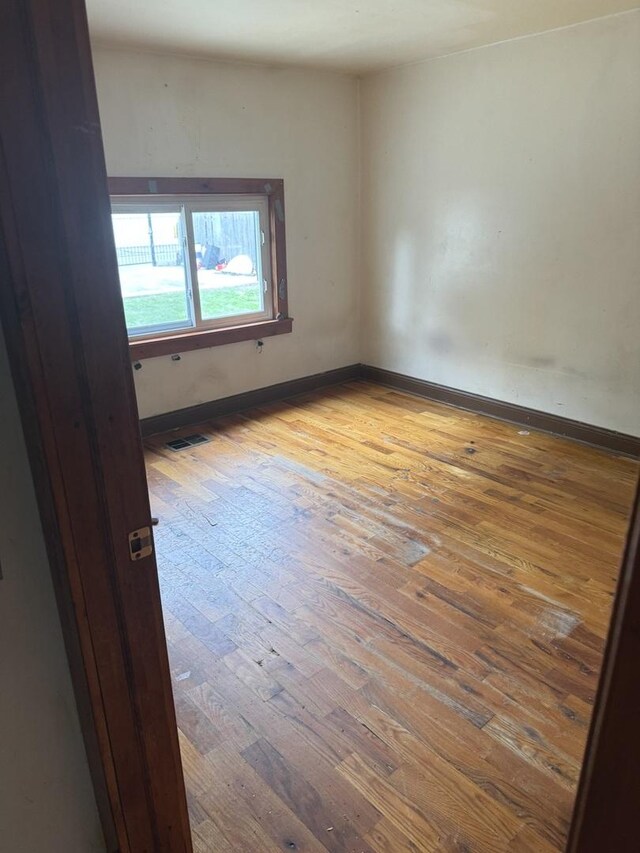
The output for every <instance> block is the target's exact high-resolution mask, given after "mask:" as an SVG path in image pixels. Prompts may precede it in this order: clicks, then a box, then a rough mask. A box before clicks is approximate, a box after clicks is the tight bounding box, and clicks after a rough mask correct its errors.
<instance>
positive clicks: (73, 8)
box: [0, 0, 640, 853]
mask: <svg viewBox="0 0 640 853" xmlns="http://www.w3.org/2000/svg"><path fill="white" fill-rule="evenodd" d="M0 309H1V310H2V319H3V324H4V329H5V333H6V338H7V346H8V350H9V357H10V361H11V367H12V371H13V376H14V381H15V385H16V390H17V393H18V400H19V404H20V409H21V416H22V421H23V425H24V430H25V436H26V439H27V446H28V449H29V454H30V460H31V466H32V471H33V477H34V482H35V485H36V491H37V495H38V501H39V506H40V513H41V517H42V523H43V529H44V533H45V538H46V541H47V547H48V552H49V557H50V561H51V566H52V573H53V577H54V583H55V587H56V594H57V600H58V607H59V611H60V616H61V621H62V625H63V630H64V634H65V641H66V645H67V653H68V656H69V661H70V666H71V671H72V677H73V682H74V688H75V693H76V697H77V703H78V708H79V712H80V719H81V723H82V727H83V732H84V737H85V743H86V747H87V754H88V757H89V762H90V766H91V771H92V775H93V781H94V786H95V790H96V798H97V801H98V806H99V809H100V813H101V817H102V822H103V826H104V830H105V838H106V841H107V847H108V849H109V850H110V851H116V850H118V851H121V853H145V851H146V853H163V851H165V852H166V853H188V851H190V850H191V841H190V832H189V823H188V815H187V808H186V798H185V791H184V781H183V778H182V768H181V764H180V754H179V749H178V739H177V728H176V719H175V711H174V707H173V700H172V694H171V683H170V678H169V669H168V662H167V651H166V640H165V636H164V628H163V623H162V612H161V607H160V595H159V588H158V579H157V569H156V564H155V557H154V556H153V555H151V556H149V557H146V558H144V559H142V560H140V561H139V562H132V561H131V559H130V555H129V546H128V534H129V532H130V531H132V530H135V529H138V528H141V527H144V526H147V525H149V524H150V511H149V502H148V495H147V489H146V479H145V471H144V460H143V455H142V446H141V441H140V432H139V426H138V414H137V407H136V400H135V393H134V387H133V380H132V376H131V366H130V359H129V347H128V342H127V336H126V329H125V322H124V312H123V307H122V300H121V297H120V292H119V286H118V274H117V264H116V256H115V249H114V244H113V235H112V231H111V223H110V217H109V200H108V194H107V179H106V171H105V165H104V154H103V149H102V141H101V135H100V126H99V120H98V109H97V103H96V95H95V86H94V80H93V70H92V64H91V55H90V46H89V37H88V30H87V22H86V15H85V9H84V3H83V0H4V2H3V3H2V4H0ZM639 543H640V504H639V502H638V499H636V504H635V509H634V513H633V517H632V524H631V528H630V532H629V539H628V542H627V548H626V552H625V557H624V561H623V566H622V571H621V576H620V582H619V589H618V593H617V597H616V602H615V606H614V613H613V618H612V624H611V630H610V637H609V640H608V644H607V651H606V655H605V662H604V666H603V672H602V677H601V683H600V687H599V692H598V697H597V702H596V709H595V712H594V717H593V722H592V726H591V732H590V736H589V741H588V747H587V753H586V759H585V763H584V767H583V772H582V776H581V781H580V786H579V790H578V796H577V799H576V806H575V812H574V817H573V822H572V827H571V834H570V839H569V844H568V850H569V851H571V853H601V851H603V850H614V849H615V850H616V853H626V851H632V850H636V849H637V841H636V837H635V836H636V830H635V816H636V812H637V807H638V805H639V804H640V774H638V773H637V765H638V764H639V763H640V752H639V736H638V720H639V719H640V680H639V679H638V678H637V673H636V668H637V661H638V660H639V659H640V546H639Z"/></svg>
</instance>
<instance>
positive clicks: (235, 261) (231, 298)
mask: <svg viewBox="0 0 640 853" xmlns="http://www.w3.org/2000/svg"><path fill="white" fill-rule="evenodd" d="M192 217H193V239H194V242H195V253H196V265H197V268H198V290H199V292H200V307H201V309H202V319H203V320H215V319H217V318H219V317H233V316H237V315H239V314H255V313H259V312H261V311H263V310H264V283H263V274H262V255H261V247H262V236H261V233H260V216H259V214H258V212H257V211H253V210H236V211H194V212H193V214H192Z"/></svg>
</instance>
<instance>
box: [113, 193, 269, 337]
mask: <svg viewBox="0 0 640 853" xmlns="http://www.w3.org/2000/svg"><path fill="white" fill-rule="evenodd" d="M222 203H224V206H225V208H226V209H220V205H221V204H222ZM112 221H113V231H114V237H115V244H116V252H117V256H118V269H119V273H120V287H121V290H122V298H123V302H124V309H125V316H126V321H127V329H128V331H129V335H130V336H144V337H154V336H159V335H162V334H166V333H168V332H173V331H175V330H188V329H190V328H216V327H218V326H228V325H235V324H242V323H248V322H255V321H256V320H260V319H267V318H269V317H271V311H270V308H269V306H270V299H268V298H267V294H268V293H269V291H270V270H269V254H268V250H267V247H266V246H265V244H266V242H267V240H266V233H265V232H266V227H267V216H266V206H265V204H264V202H263V200H262V199H259V198H256V199H254V200H253V201H251V200H249V201H248V200H247V198H246V197H244V198H242V199H240V198H236V199H235V200H234V199H229V197H226V198H225V199H224V200H220V201H219V200H218V198H217V197H211V198H209V199H208V200H206V201H205V200H204V199H198V200H197V201H196V202H193V203H189V202H188V201H186V200H184V201H183V200H181V199H178V200H176V199H174V200H172V201H170V202H168V201H167V202H155V201H154V203H153V204H141V203H140V200H139V199H137V200H134V199H131V200H129V199H127V200H124V199H117V200H116V199H114V200H113V205H112Z"/></svg>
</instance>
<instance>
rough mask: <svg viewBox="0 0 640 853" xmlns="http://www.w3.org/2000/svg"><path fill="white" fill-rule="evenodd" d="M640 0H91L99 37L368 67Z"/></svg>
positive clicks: (270, 59)
mask: <svg viewBox="0 0 640 853" xmlns="http://www.w3.org/2000/svg"><path fill="white" fill-rule="evenodd" d="M638 5H639V2H638V0H87V8H88V12H89V23H90V28H91V33H92V38H93V39H94V41H95V42H97V43H103V44H104V43H107V44H119V45H128V46H130V47H136V48H141V49H145V50H158V51H166V52H171V53H184V54H192V55H196V56H201V57H211V58H217V59H230V60H243V61H249V62H260V63H268V64H277V65H284V64H286V65H305V66H310V67H315V68H318V67H320V68H329V69H334V70H338V71H346V72H349V73H354V74H363V73H367V72H370V71H374V70H377V69H380V68H385V67H389V66H393V65H402V64H404V63H408V62H414V61H416V60H420V59H429V58H432V57H435V56H443V55H445V54H447V53H453V52H455V51H459V50H466V49H468V48H471V47H478V46H480V45H484V44H491V43H494V42H498V41H503V40H504V39H511V38H515V37H517V36H523V35H528V34H531V33H538V32H542V31H544V30H550V29H554V28H555V27H562V26H566V25H568V24H574V23H577V22H579V21H587V20H589V19H591V18H597V17H600V16H602V15H609V14H613V13H615V12H623V11H627V10H629V9H633V8H636V7H637V6H638Z"/></svg>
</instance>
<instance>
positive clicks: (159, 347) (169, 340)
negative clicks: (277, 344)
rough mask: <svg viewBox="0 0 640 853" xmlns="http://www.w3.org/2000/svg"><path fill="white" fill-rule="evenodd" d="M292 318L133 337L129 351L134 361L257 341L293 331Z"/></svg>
mask: <svg viewBox="0 0 640 853" xmlns="http://www.w3.org/2000/svg"><path fill="white" fill-rule="evenodd" d="M292 326H293V320H292V319H291V318H290V317H288V318H286V319H285V320H262V321H261V322H259V323H248V324H247V325H246V326H229V327H227V328H221V329H198V330H197V331H189V332H181V333H180V334H176V335H167V336H166V337H162V338H147V339H133V340H132V339H130V340H129V352H130V354H131V360H132V361H138V360H139V359H144V358H156V357H157V356H160V355H175V354H176V353H182V352H190V351H191V350H195V349H208V348H209V347H219V346H223V345H224V344H235V343H238V342H239V341H257V340H259V339H260V338H269V337H272V336H273V335H286V334H287V333H288V332H290V331H291V330H292Z"/></svg>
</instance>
